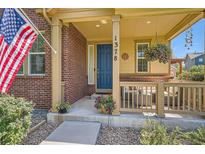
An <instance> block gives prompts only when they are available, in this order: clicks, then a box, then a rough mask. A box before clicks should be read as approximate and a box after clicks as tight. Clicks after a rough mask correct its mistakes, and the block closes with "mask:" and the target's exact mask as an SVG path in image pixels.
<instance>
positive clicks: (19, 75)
mask: <svg viewBox="0 0 205 154" xmlns="http://www.w3.org/2000/svg"><path fill="white" fill-rule="evenodd" d="M22 66H23V73H22V74H19V72H18V73H17V74H16V76H24V75H25V65H24V62H23V64H22ZM19 70H20V69H19Z"/></svg>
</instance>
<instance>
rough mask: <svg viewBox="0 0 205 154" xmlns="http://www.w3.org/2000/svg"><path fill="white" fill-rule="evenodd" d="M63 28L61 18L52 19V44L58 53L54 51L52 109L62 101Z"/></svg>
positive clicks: (54, 109)
mask: <svg viewBox="0 0 205 154" xmlns="http://www.w3.org/2000/svg"><path fill="white" fill-rule="evenodd" d="M61 30H62V24H61V22H60V20H59V19H56V18H53V19H52V29H51V45H52V46H53V47H54V48H55V49H56V51H57V53H56V54H55V53H54V52H52V66H51V67H52V110H53V111H56V107H57V106H58V105H59V104H60V103H61V101H62V100H61V54H62V53H61V36H62V35H61V33H62V32H61Z"/></svg>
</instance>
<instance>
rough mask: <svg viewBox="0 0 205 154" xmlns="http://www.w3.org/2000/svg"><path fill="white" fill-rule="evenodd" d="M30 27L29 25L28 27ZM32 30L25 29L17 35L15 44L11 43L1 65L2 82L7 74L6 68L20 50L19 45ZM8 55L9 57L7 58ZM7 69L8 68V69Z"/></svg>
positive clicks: (0, 79) (0, 75)
mask: <svg viewBox="0 0 205 154" xmlns="http://www.w3.org/2000/svg"><path fill="white" fill-rule="evenodd" d="M27 29H29V27H27ZM29 32H30V31H26V29H23V30H22V32H21V33H20V37H18V36H17V38H16V39H15V40H16V41H15V42H14V43H13V45H10V48H9V49H8V50H7V52H6V53H7V54H6V55H7V56H6V55H5V56H4V60H3V61H2V64H1V65H0V70H1V72H0V83H1V82H2V78H3V77H4V76H5V71H4V70H5V69H7V68H8V67H9V66H10V64H11V61H13V60H14V56H15V54H16V53H17V52H19V51H20V49H19V47H20V46H21V43H22V41H24V38H25V37H26V36H27V33H29ZM6 57H7V58H6ZM6 71H7V70H6Z"/></svg>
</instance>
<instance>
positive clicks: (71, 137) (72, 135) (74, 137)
mask: <svg viewBox="0 0 205 154" xmlns="http://www.w3.org/2000/svg"><path fill="white" fill-rule="evenodd" d="M100 126H101V124H100V123H98V122H80V121H65V122H63V123H62V124H61V125H60V126H59V127H58V128H56V130H54V131H53V132H52V133H51V134H50V135H49V136H48V137H47V138H46V140H44V141H43V142H42V143H41V144H43V145H57V144H95V143H96V141H97V137H98V133H99V131H100Z"/></svg>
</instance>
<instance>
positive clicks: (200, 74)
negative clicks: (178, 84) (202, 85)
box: [178, 65, 204, 81]
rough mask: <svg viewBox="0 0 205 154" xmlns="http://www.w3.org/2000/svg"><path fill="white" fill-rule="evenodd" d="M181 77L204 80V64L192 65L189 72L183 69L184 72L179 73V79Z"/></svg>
mask: <svg viewBox="0 0 205 154" xmlns="http://www.w3.org/2000/svg"><path fill="white" fill-rule="evenodd" d="M180 77H181V78H182V79H183V80H191V81H203V80H204V66H202V65H200V66H192V67H191V69H190V70H189V72H186V71H184V70H183V71H182V74H179V75H178V79H180Z"/></svg>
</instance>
